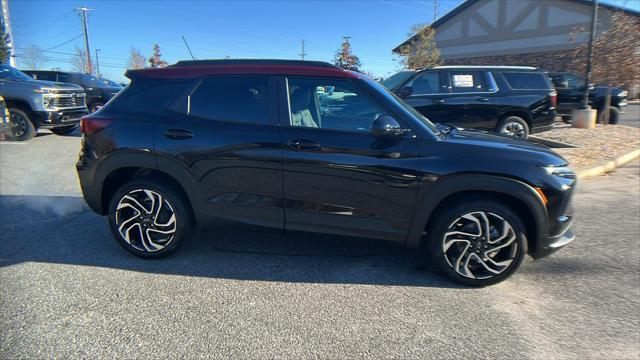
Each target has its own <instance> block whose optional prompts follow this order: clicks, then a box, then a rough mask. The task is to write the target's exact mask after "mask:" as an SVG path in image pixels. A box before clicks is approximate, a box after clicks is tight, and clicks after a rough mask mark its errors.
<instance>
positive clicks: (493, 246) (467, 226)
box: [442, 211, 518, 280]
mask: <svg viewBox="0 0 640 360" xmlns="http://www.w3.org/2000/svg"><path fill="white" fill-rule="evenodd" d="M516 237H517V235H516V232H515V231H514V229H513V226H512V225H511V224H510V223H509V222H508V221H507V220H506V219H505V218H503V217H501V216H499V215H497V214H494V213H491V212H485V211H475V212H470V213H467V214H464V215H462V216H461V217H459V218H457V219H456V220H455V221H453V222H452V223H451V225H449V227H448V229H447V232H446V233H445V234H444V237H443V239H442V251H443V254H444V257H445V259H446V261H447V263H448V264H449V266H451V268H452V269H453V270H454V271H455V272H456V273H458V274H459V275H462V276H464V277H466V278H471V279H478V280H482V279H489V278H492V277H495V276H497V275H499V274H501V273H503V272H504V271H505V270H507V269H508V268H509V266H510V265H511V264H512V263H513V261H514V260H515V258H516V256H517V254H518V242H517V241H516Z"/></svg>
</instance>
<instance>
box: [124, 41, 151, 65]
mask: <svg viewBox="0 0 640 360" xmlns="http://www.w3.org/2000/svg"><path fill="white" fill-rule="evenodd" d="M146 63H147V59H146V58H145V57H144V56H142V53H140V50H138V49H136V48H134V47H133V46H132V47H131V49H130V50H129V64H128V65H127V68H129V69H142V68H143V67H144V66H145V64H146Z"/></svg>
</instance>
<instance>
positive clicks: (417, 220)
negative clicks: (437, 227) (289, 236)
mask: <svg viewBox="0 0 640 360" xmlns="http://www.w3.org/2000/svg"><path fill="white" fill-rule="evenodd" d="M469 196H483V197H491V198H497V199H499V200H501V201H502V202H504V203H505V204H506V205H507V206H509V207H511V208H512V209H513V210H514V211H515V212H516V213H517V214H518V215H519V216H520V218H521V220H522V222H523V223H524V224H525V227H526V230H527V239H528V243H529V251H534V250H535V249H536V245H537V244H538V241H539V239H540V238H542V237H544V236H546V234H547V222H548V220H547V219H548V217H547V210H546V207H545V206H544V205H543V202H542V199H541V197H540V195H539V194H538V193H537V192H536V190H535V189H534V188H533V187H531V186H529V185H528V184H526V183H524V182H522V181H519V180H515V179H511V178H506V177H501V176H495V175H483V174H468V173H465V174H454V175H446V176H444V177H443V178H441V179H439V180H438V181H437V182H436V183H435V184H434V185H432V186H431V187H430V188H429V189H428V190H427V191H426V193H425V194H424V195H422V196H421V197H420V199H418V205H417V207H416V211H415V214H414V218H413V224H412V226H411V229H410V231H409V236H408V238H407V243H406V245H407V247H411V248H417V247H419V246H420V245H421V242H422V239H423V234H424V233H425V232H426V231H428V228H429V224H430V222H431V221H432V220H433V218H434V216H433V215H435V214H436V213H437V212H438V211H439V209H441V208H442V207H444V206H446V205H447V204H450V203H451V202H452V201H458V200H460V199H463V198H465V197H469Z"/></svg>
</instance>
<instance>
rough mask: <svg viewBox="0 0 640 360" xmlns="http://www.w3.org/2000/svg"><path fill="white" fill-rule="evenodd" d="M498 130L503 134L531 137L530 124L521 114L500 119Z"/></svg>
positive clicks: (523, 137) (521, 137)
mask: <svg viewBox="0 0 640 360" xmlns="http://www.w3.org/2000/svg"><path fill="white" fill-rule="evenodd" d="M496 132H497V133H500V134H502V135H508V136H513V137H517V138H520V139H526V138H528V137H529V125H528V124H527V122H526V121H524V119H523V118H521V117H519V116H507V117H506V118H504V119H502V120H500V122H499V123H498V126H496Z"/></svg>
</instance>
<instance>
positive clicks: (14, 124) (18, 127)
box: [9, 113, 29, 138]
mask: <svg viewBox="0 0 640 360" xmlns="http://www.w3.org/2000/svg"><path fill="white" fill-rule="evenodd" d="M9 120H10V122H11V134H12V136H13V137H14V138H19V137H21V136H22V135H24V134H25V132H26V131H27V121H29V120H27V119H26V118H25V117H24V116H22V115H20V114H16V113H11V114H10V115H9Z"/></svg>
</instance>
